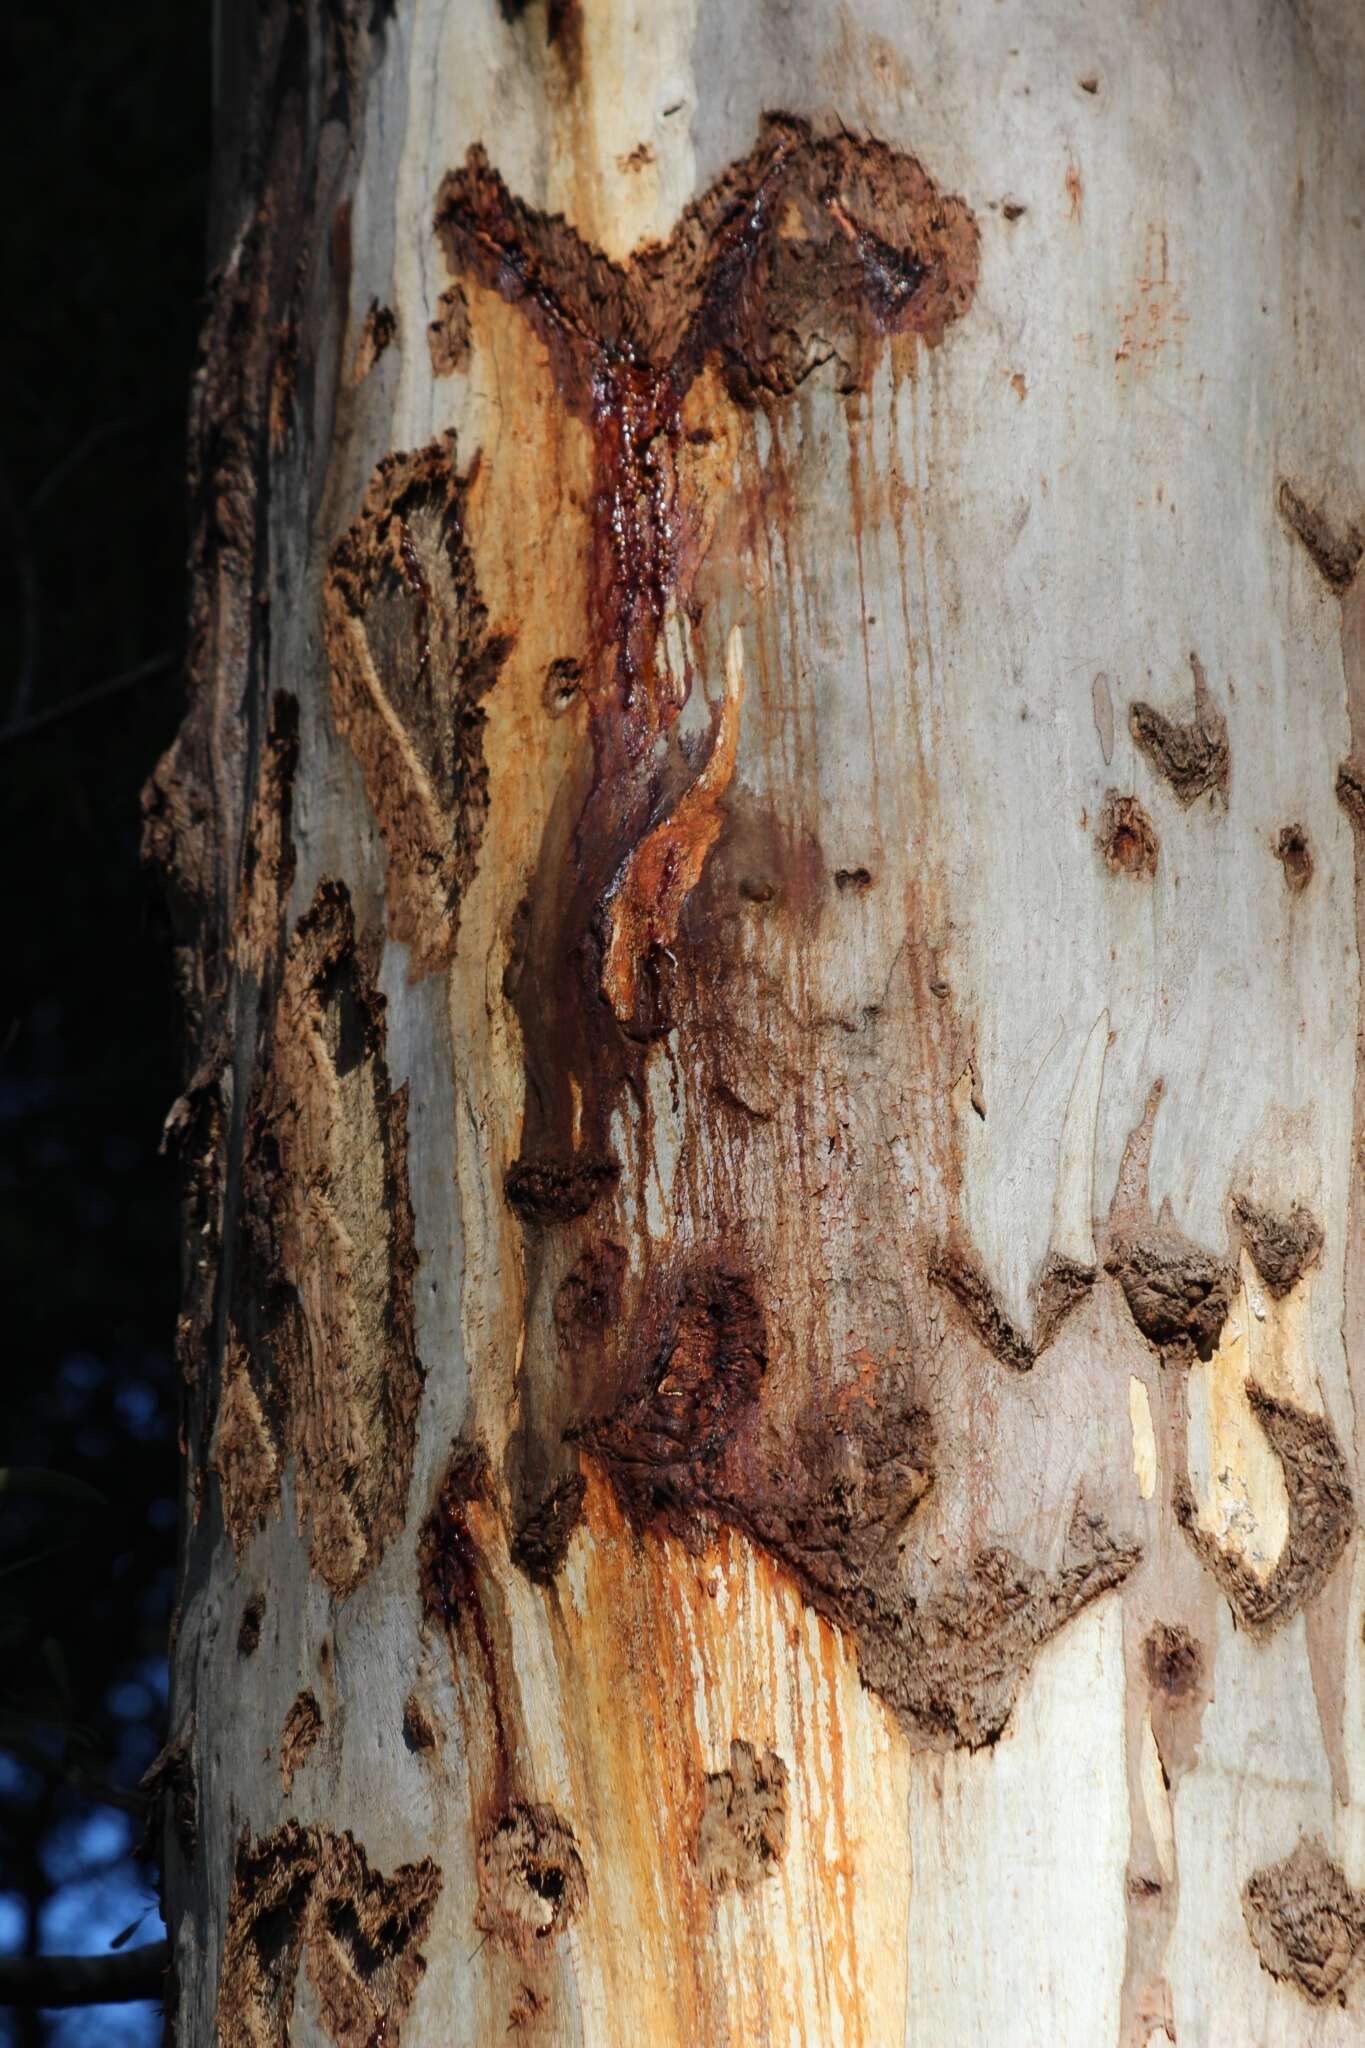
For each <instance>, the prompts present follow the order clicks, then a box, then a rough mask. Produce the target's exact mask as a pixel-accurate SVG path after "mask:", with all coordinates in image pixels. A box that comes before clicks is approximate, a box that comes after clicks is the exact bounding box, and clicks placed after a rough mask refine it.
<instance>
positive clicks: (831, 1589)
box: [571, 1264, 1141, 1749]
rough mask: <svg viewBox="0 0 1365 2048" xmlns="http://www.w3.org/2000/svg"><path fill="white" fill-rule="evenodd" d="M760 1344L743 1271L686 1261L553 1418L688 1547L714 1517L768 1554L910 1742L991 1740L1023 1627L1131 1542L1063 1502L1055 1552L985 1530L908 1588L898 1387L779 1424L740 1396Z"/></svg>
mask: <svg viewBox="0 0 1365 2048" xmlns="http://www.w3.org/2000/svg"><path fill="white" fill-rule="evenodd" d="M767 1347H768V1337H767V1328H766V1319H765V1317H764V1314H763V1310H762V1306H761V1302H760V1298H759V1295H758V1291H757V1288H756V1285H755V1283H754V1281H753V1279H752V1277H751V1276H749V1275H748V1274H746V1273H744V1272H743V1271H741V1270H740V1269H738V1268H736V1267H734V1266H732V1265H728V1264H718V1265H716V1266H714V1267H710V1268H701V1269H699V1270H697V1269H694V1270H693V1271H691V1272H689V1273H687V1274H685V1275H684V1276H682V1278H681V1280H680V1281H678V1282H676V1283H675V1286H674V1292H673V1295H672V1297H671V1305H665V1306H663V1307H662V1308H661V1306H660V1305H659V1304H657V1303H656V1304H655V1305H654V1307H653V1308H652V1309H650V1308H647V1309H646V1310H644V1311H642V1313H641V1315H640V1317H639V1318H638V1320H637V1324H636V1326H635V1328H634V1331H633V1333H632V1335H631V1336H630V1338H629V1340H628V1345H627V1355H628V1368H627V1370H628V1378H627V1381H626V1384H625V1386H624V1388H623V1390H622V1392H621V1394H620V1396H619V1398H618V1399H617V1401H616V1404H615V1406H614V1407H612V1408H610V1409H609V1410H608V1412H607V1413H606V1414H605V1415H603V1416H602V1417H600V1418H599V1419H596V1420H590V1421H586V1422H584V1423H582V1424H580V1425H578V1426H577V1427H576V1428H575V1429H574V1430H573V1431H572V1432H571V1434H572V1435H573V1436H574V1438H575V1439H576V1440H577V1441H578V1442H579V1443H580V1444H581V1445H582V1446H583V1448H584V1449H585V1450H587V1451H588V1452H589V1453H590V1454H591V1455H592V1456H593V1457H594V1458H595V1459H597V1460H598V1462H599V1463H600V1464H601V1465H602V1467H603V1469H604V1471H605V1472H606V1474H607V1477H608V1478H609V1480H610V1481H611V1484H612V1486H613V1489H614V1490H615V1492H616V1494H617V1497H618V1498H619V1499H620V1501H621V1502H622V1504H623V1506H624V1507H625V1508H626V1510H627V1512H628V1514H629V1515H630V1517H631V1519H632V1520H633V1521H634V1522H635V1524H636V1526H637V1527H642V1528H653V1529H656V1530H663V1531H667V1532H668V1533H670V1534H673V1535H675V1536H678V1537H680V1538H681V1539H682V1540H683V1541H685V1542H687V1543H689V1544H691V1545H692V1546H694V1547H697V1548H700V1547H702V1546H703V1545H704V1543H705V1542H706V1541H707V1540H708V1538H709V1536H710V1534H711V1533H712V1532H713V1531H714V1529H715V1528H716V1527H717V1526H718V1525H720V1524H728V1525H729V1526H731V1527H733V1528H736V1529H739V1530H740V1531H742V1532H743V1533H744V1534H745V1535H747V1536H748V1537H749V1538H750V1539H751V1540H752V1541H753V1542H755V1543H757V1544H759V1545H760V1546H761V1547H762V1548H763V1549H764V1550H766V1551H767V1552H768V1553H769V1554H770V1555H771V1556H773V1557H774V1558H776V1559H777V1560H778V1562H779V1563H780V1564H782V1565H784V1566H785V1567H786V1569H787V1570H788V1571H790V1572H791V1574H792V1576H793V1577H794V1579H795V1580H796V1582H797V1584H798V1585H799V1587H800V1589H801V1592H802V1594H803V1596H804V1598H805V1599H806V1600H808V1601H809V1602H810V1604H811V1605H812V1606H813V1607H814V1608H815V1610H816V1612H817V1613H819V1614H821V1615H822V1616H823V1617H824V1618H825V1620H827V1621H829V1622H830V1623H832V1624H833V1625H834V1626H835V1627H837V1628H839V1629H840V1630H841V1631H843V1632H844V1633H845V1634H846V1635H847V1636H848V1637H849V1638H850V1640H851V1641H852V1643H853V1644H854V1646H855V1648H856V1651H857V1656H858V1666H859V1671H860V1673H861V1676H862V1680H863V1683H864V1684H865V1685H866V1686H868V1687H869V1688H870V1689H871V1690H872V1691H874V1692H876V1693H877V1694H879V1695H880V1697H881V1698H882V1699H883V1700H884V1701H885V1702H886V1704H887V1705H888V1707H890V1709H891V1710H892V1712H893V1713H894V1714H895V1715H896V1716H897V1718H898V1720H899V1721H900V1722H901V1725H902V1726H903V1727H904V1729H905V1730H906V1732H907V1733H908V1734H910V1735H911V1736H912V1737H913V1738H914V1739H915V1740H916V1741H918V1742H921V1743H924V1744H926V1745H929V1746H934V1747H967V1748H973V1749H975V1748H980V1747H982V1746H983V1745H986V1744H989V1743H992V1742H994V1741H995V1740H996V1739H997V1738H998V1736H999V1735H1000V1733H1001V1731H1002V1730H1003V1728H1004V1727H1005V1724H1006V1722H1007V1721H1008V1719H1009V1716H1010V1713H1011V1711H1012V1709H1013V1707H1014V1704H1015V1701H1016V1700H1017V1698H1018V1696H1019V1692H1020V1690H1021V1688H1022V1686H1023V1684H1024V1681H1025V1679H1026V1677H1027V1675H1028V1672H1029V1669H1030V1668H1031V1665H1032V1663H1033V1659H1034V1657H1035V1656H1036V1654H1037V1652H1038V1649H1039V1648H1040V1646H1041V1645H1042V1644H1043V1643H1044V1642H1045V1641H1046V1640H1047V1639H1048V1638H1049V1637H1050V1636H1052V1635H1053V1634H1055V1633H1056V1631H1057V1630H1058V1629H1060V1628H1062V1627H1063V1626H1065V1624H1066V1623H1067V1622H1068V1621H1070V1620H1071V1619H1072V1618H1073V1617H1074V1616H1075V1615H1076V1614H1078V1613H1079V1612H1080V1611H1081V1609H1082V1608H1083V1607H1085V1606H1086V1605H1087V1604H1088V1603H1089V1602H1090V1601H1092V1600H1094V1599H1096V1598H1098V1597H1099V1595H1100V1594H1101V1593H1104V1592H1107V1591H1109V1590H1110V1589H1112V1588H1114V1587H1116V1586H1119V1585H1121V1584H1122V1583H1123V1581H1124V1580H1125V1579H1126V1578H1127V1577H1128V1575H1129V1573H1130V1572H1131V1571H1132V1570H1133V1569H1134V1567H1135V1565H1136V1564H1137V1562H1138V1559H1139V1557H1140V1554H1141V1553H1140V1549H1139V1546H1138V1545H1137V1544H1136V1543H1134V1542H1132V1541H1131V1540H1129V1539H1126V1538H1121V1537H1115V1536H1114V1535H1112V1534H1111V1532H1110V1531H1109V1530H1108V1528H1107V1527H1106V1526H1105V1524H1104V1523H1103V1521H1102V1520H1098V1519H1096V1518H1094V1517H1091V1516H1089V1515H1087V1514H1086V1513H1084V1512H1083V1511H1081V1510H1080V1509H1079V1508H1078V1509H1077V1511H1076V1513H1075V1514H1074V1516H1073V1518H1072V1521H1071V1524H1070V1527H1069V1530H1068V1534H1067V1539H1066V1543H1065V1546H1064V1550H1063V1554H1062V1556H1061V1558H1060V1560H1059V1564H1058V1566H1057V1568H1056V1569H1053V1570H1049V1569H1045V1568H1043V1567H1041V1566H1039V1565H1034V1564H1030V1563H1028V1562H1027V1561H1026V1560H1024V1559H1022V1558H1020V1557H1018V1556H1016V1555H1015V1554H1014V1553H1013V1552H1011V1551H1010V1550H1008V1549H1006V1548H1004V1547H1003V1546H986V1547H983V1548H981V1549H979V1550H977V1551H975V1552H973V1553H972V1554H971V1555H970V1556H969V1557H967V1558H966V1559H965V1560H964V1561H963V1562H961V1563H958V1564H945V1565H944V1566H942V1567H941V1568H940V1569H939V1571H938V1572H937V1574H936V1577H935V1582H934V1584H933V1587H932V1590H931V1591H929V1592H928V1593H927V1594H925V1595H924V1596H923V1597H919V1596H916V1595H915V1594H914V1593H912V1591H911V1590H910V1587H909V1584H908V1582H907V1578H906V1575H905V1571H904V1566H903V1559H902V1550H903V1546H904V1544H905V1541H906V1534H907V1528H908V1526H909V1525H910V1524H911V1522H912V1518H913V1516H914V1514H915V1512H916V1510H917V1508H918V1507H919V1505H920V1503H921V1502H922V1501H923V1500H924V1498H925V1496H926V1495H927V1494H928V1492H929V1491H930V1489H931V1487H932V1485H933V1483H934V1474H935V1464H936V1458H935V1446H934V1436H933V1430H932V1427H931V1425H930V1421H929V1417H928V1415H927V1414H926V1412H925V1411H924V1409H923V1408H922V1407H920V1406H919V1404H918V1403H917V1401H916V1400H915V1398H914V1393H913V1388H912V1386H911V1385H910V1384H909V1382H908V1380H907V1379H906V1377H905V1376H904V1375H903V1374H900V1375H897V1374H894V1373H893V1374H891V1375H888V1376H887V1377H886V1379H885V1380H884V1382H883V1384H882V1385H881V1386H880V1388H879V1389H878V1391H877V1394H876V1397H875V1399H873V1398H868V1397H866V1396H865V1395H864V1394H863V1393H862V1392H861V1391H860V1390H858V1389H855V1388H850V1389H846V1390H845V1391H844V1392H843V1393H842V1394H838V1393H836V1394H835V1395H834V1396H832V1397H831V1398H830V1400H829V1401H828V1402H826V1403H823V1404H819V1405H812V1407H811V1408H810V1410H809V1412H808V1413H807V1414H806V1415H805V1416H804V1417H803V1418H802V1419H801V1420H800V1421H799V1422H798V1424H797V1426H796V1427H795V1428H794V1429H793V1430H791V1431H790V1432H789V1433H787V1434H785V1435H780V1434H779V1433H778V1432H777V1430H776V1429H775V1428H774V1426H773V1425H772V1424H771V1423H770V1422H769V1421H768V1420H767V1419H766V1418H765V1416H764V1414H763V1410H762V1404H761V1402H760V1392H761V1388H762V1385H763V1381H764V1378H765V1375H766V1372H767V1362H768V1349H767Z"/></svg>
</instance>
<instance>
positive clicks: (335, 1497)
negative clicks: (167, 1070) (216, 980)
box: [213, 882, 423, 1595]
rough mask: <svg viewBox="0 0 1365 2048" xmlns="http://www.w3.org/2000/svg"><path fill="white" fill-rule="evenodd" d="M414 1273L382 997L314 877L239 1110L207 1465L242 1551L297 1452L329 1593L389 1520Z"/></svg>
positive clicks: (336, 891)
mask: <svg viewBox="0 0 1365 2048" xmlns="http://www.w3.org/2000/svg"><path fill="white" fill-rule="evenodd" d="M357 1247H364V1248H367V1255H366V1256H358V1255H357ZM370 1247H377V1248H378V1256H374V1255H373V1254H372V1253H370V1252H369V1251H368V1248H370ZM416 1264H417V1254H416V1250H415V1247H414V1244H413V1218H412V1204H411V1201H410V1199H409V1195H408V1177H407V1090H406V1087H403V1088H400V1089H397V1090H391V1089H390V1087H389V1078H388V1069H387V1067H386V1065H385V1061H384V998H383V997H382V995H380V993H379V991H378V990H377V989H376V987H375V985H374V981H373V977H372V974H371V972H370V969H369V967H368V966H367V964H366V962H365V960H364V959H363V958H362V955H361V953H360V951H359V949H358V946H357V940H356V932H355V920H354V916H353V913H352V910H351V903H350V898H349V896H348V895H347V892H346V890H345V889H344V888H343V887H342V885H341V884H340V883H338V882H324V883H322V884H320V886H319V888H318V892H317V895H316V896H315V897H314V899H313V904H312V907H311V909H310V910H309V911H308V912H307V913H306V914H305V916H304V917H303V918H301V919H300V921H299V925H298V928H297V930H296V931H295V933H294V937H293V940H292V941H291V943H290V946H289V951H288V953H287V955H286V958H285V963H284V971H283V977H282V985H281V989H280V994H279V999H278V1003H277V1005H276V1009H275V1013H274V1016H273V1019H272V1020H271V1023H270V1025H269V1028H268V1034H267V1045H266V1050H265V1054H264V1057H263V1059H262V1061H261V1067H260V1078H259V1080H258V1083H257V1087H256V1090H255V1093H254V1095H253V1098H252V1100H251V1103H250V1104H249V1107H248V1112H247V1131H246V1151H245V1159H244V1166H243V1256H242V1282H241V1286H240V1289H239V1297H238V1302H237V1307H236V1314H237V1317H238V1330H239V1332H240V1333H241V1334H239V1336H238V1337H237V1338H236V1339H235V1340H234V1342H233V1343H232V1344H231V1345H230V1348H229V1353H228V1357H227V1359H226V1360H225V1363H224V1381H223V1397H222V1403H221V1406H220V1410H219V1415H218V1424H217V1429H216V1433H215V1440H214V1450H213V1462H214V1465H215V1468H216V1469H217V1472H218V1475H219V1479H220V1482H221V1486H222V1496H223V1513H224V1518H225V1520H226V1522H227V1526H228V1529H229V1532H230V1534H231V1536H232V1540H233V1543H234V1546H235V1547H236V1548H237V1550H238V1551H239V1552H240V1551H241V1549H242V1548H243V1547H244V1545H245V1544H246V1542H247V1540H248V1539H249V1537H250V1535H251V1532H252V1530H253V1528H254V1527H255V1526H256V1524H257V1523H258V1522H259V1521H260V1520H261V1518H262V1517H263V1516H264V1515H265V1513H266V1512H267V1511H268V1510H269V1508H270V1507H271V1506H273V1505H274V1503H275V1501H276V1500H277V1498H278V1493H279V1480H280V1472H281V1469H282V1467H283V1465H284V1463H285V1462H286V1461H287V1460H288V1459H289V1458H290V1457H295V1458H297V1460H298V1470H297V1482H296V1483H297V1492H298V1502H299V1515H300V1520H301V1523H302V1522H303V1521H305V1520H306V1521H310V1522H311V1527H312V1562H313V1568H314V1570H315V1571H317V1572H318V1573H319V1575H320V1576H321V1577H322V1578H323V1579H324V1580H325V1581H326V1583H327V1585H328V1586H329V1587H330V1588H331V1589H332V1591H333V1592H334V1593H336V1594H338V1595H343V1594H346V1593H348V1592H350V1591H352V1589H353V1588H354V1587H355V1586H356V1585H357V1584H358V1583H359V1581H360V1580H361V1578H363V1576H364V1575H365V1573H366V1572H367V1571H368V1570H369V1568H370V1566H371V1565H372V1564H373V1563H374V1562H375V1561H376V1560H377V1559H378V1557H379V1556H380V1555H381V1554H382V1552H383V1550H384V1546H385V1545H386V1543H387V1542H388V1540H389V1538H390V1537H391V1536H392V1535H393V1534H394V1533H395V1532H396V1531H397V1530H398V1529H400V1528H401V1527H402V1524H403V1514H404V1507H405V1503H406V1500H407V1490H408V1478H409V1474H410V1472H411V1468H412V1452H413V1442H414V1435H415V1430H416V1420H417V1404H418V1400H419V1398H420V1395H421V1388H422V1380H423V1371H422V1367H421V1365H420V1363H419V1361H418V1359H417V1355H416V1350H415V1346H414V1337H413V1313H412V1279H413V1273H414V1271H415V1269H416Z"/></svg>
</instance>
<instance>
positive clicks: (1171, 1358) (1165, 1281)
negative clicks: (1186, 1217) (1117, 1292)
mask: <svg viewBox="0 0 1365 2048" xmlns="http://www.w3.org/2000/svg"><path fill="white" fill-rule="evenodd" d="M1105 1267H1106V1270H1107V1271H1108V1272H1110V1273H1113V1274H1115V1275H1116V1276H1117V1278H1118V1281H1119V1285H1120V1286H1121V1287H1122V1289H1123V1295H1124V1299H1125V1301H1126V1302H1127V1303H1128V1311H1129V1314H1130V1315H1131V1316H1132V1318H1133V1321H1134V1322H1135V1323H1136V1324H1137V1326H1138V1328H1139V1329H1140V1330H1141V1332H1142V1334H1143V1336H1144V1337H1145V1338H1146V1339H1147V1341H1148V1343H1149V1344H1154V1345H1155V1346H1156V1347H1157V1349H1158V1350H1159V1351H1160V1353H1161V1355H1162V1357H1163V1359H1165V1360H1166V1362H1167V1363H1168V1364H1188V1363H1189V1361H1190V1359H1191V1357H1195V1358H1203V1359H1208V1358H1212V1356H1213V1354H1214V1352H1215V1350H1216V1349H1217V1348H1218V1339H1219V1337H1220V1336H1221V1334H1222V1329H1223V1325H1224V1323H1225V1322H1226V1321H1227V1316H1228V1310H1229V1309H1230V1308H1231V1306H1232V1298H1233V1295H1234V1294H1235V1293H1236V1291H1237V1274H1236V1271H1235V1270H1234V1268H1233V1267H1232V1266H1230V1265H1229V1264H1228V1263H1227V1261H1226V1260H1225V1259H1220V1258H1216V1257H1215V1256H1214V1254H1213V1253H1212V1252H1206V1251H1205V1250H1204V1249H1203V1248H1202V1246H1200V1245H1197V1244H1193V1243H1192V1242H1191V1241H1190V1239H1189V1238H1187V1237H1182V1236H1181V1235H1180V1233H1179V1231H1177V1230H1172V1229H1170V1228H1168V1227H1166V1226H1165V1225H1162V1224H1154V1225H1153V1226H1152V1227H1151V1228H1150V1229H1148V1230H1143V1231H1137V1232H1134V1233H1133V1234H1132V1235H1125V1236H1122V1237H1119V1238H1118V1239H1117V1240H1116V1242H1115V1244H1114V1246H1113V1248H1112V1250H1111V1252H1110V1254H1109V1257H1108V1258H1107V1259H1106V1261H1105Z"/></svg>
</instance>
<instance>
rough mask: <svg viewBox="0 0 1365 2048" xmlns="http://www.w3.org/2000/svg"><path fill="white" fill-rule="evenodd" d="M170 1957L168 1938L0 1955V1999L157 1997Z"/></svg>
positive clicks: (114, 2001) (89, 2001)
mask: <svg viewBox="0 0 1365 2048" xmlns="http://www.w3.org/2000/svg"><path fill="white" fill-rule="evenodd" d="M170 1961H171V1945H170V1943H169V1942H168V1941H148V1942H144V1943H143V1944H142V1946H141V1947H140V1948H128V1949H124V1950H123V1952H122V1953H121V1954H115V1955H107V1956H0V2005H21V2006H35V2005H36V2006H54V2007H55V2006H67V2005H123V2004H126V2003H127V2002H128V2001H129V2000H130V1999H135V1998H160V1996H161V1994H162V1992H163V1991H164V1989H165V1977H166V1972H167V1970H168V1969H169V1968H170Z"/></svg>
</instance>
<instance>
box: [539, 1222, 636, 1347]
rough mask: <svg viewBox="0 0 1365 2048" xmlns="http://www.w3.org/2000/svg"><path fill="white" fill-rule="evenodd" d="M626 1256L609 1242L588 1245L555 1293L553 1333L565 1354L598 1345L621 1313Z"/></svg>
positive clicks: (620, 1248)
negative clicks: (554, 1332)
mask: <svg viewBox="0 0 1365 2048" xmlns="http://www.w3.org/2000/svg"><path fill="white" fill-rule="evenodd" d="M625 1270H626V1254H625V1251H624V1249H623V1248H622V1247H621V1246H620V1245H619V1244H612V1243H610V1242H609V1241H608V1242H603V1243H601V1244H594V1245H589V1246H588V1248H587V1250H586V1251H585V1252H583V1253H582V1254H581V1255H580V1257H579V1258H578V1259H577V1261H576V1262H575V1263H574V1264H573V1265H572V1266H571V1267H570V1268H569V1271H568V1272H567V1273H566V1274H565V1275H564V1278H563V1279H562V1280H561V1281H560V1283H559V1286H558V1287H557V1289H556V1290H555V1305H554V1319H555V1331H556V1334H557V1335H558V1337H559V1341H560V1343H561V1344H562V1345H563V1346H564V1348H565V1350H566V1351H577V1350H580V1349H583V1348H585V1347H587V1346H589V1345H595V1344H599V1343H600V1342H601V1340H602V1338H603V1336H604V1335H605V1333H606V1332H607V1331H608V1330H609V1329H610V1328H611V1326H612V1325H613V1324H614V1323H615V1322H616V1319H617V1317H618V1316H619V1315H620V1313H621V1282H622V1279H623V1278H624V1276H625Z"/></svg>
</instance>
